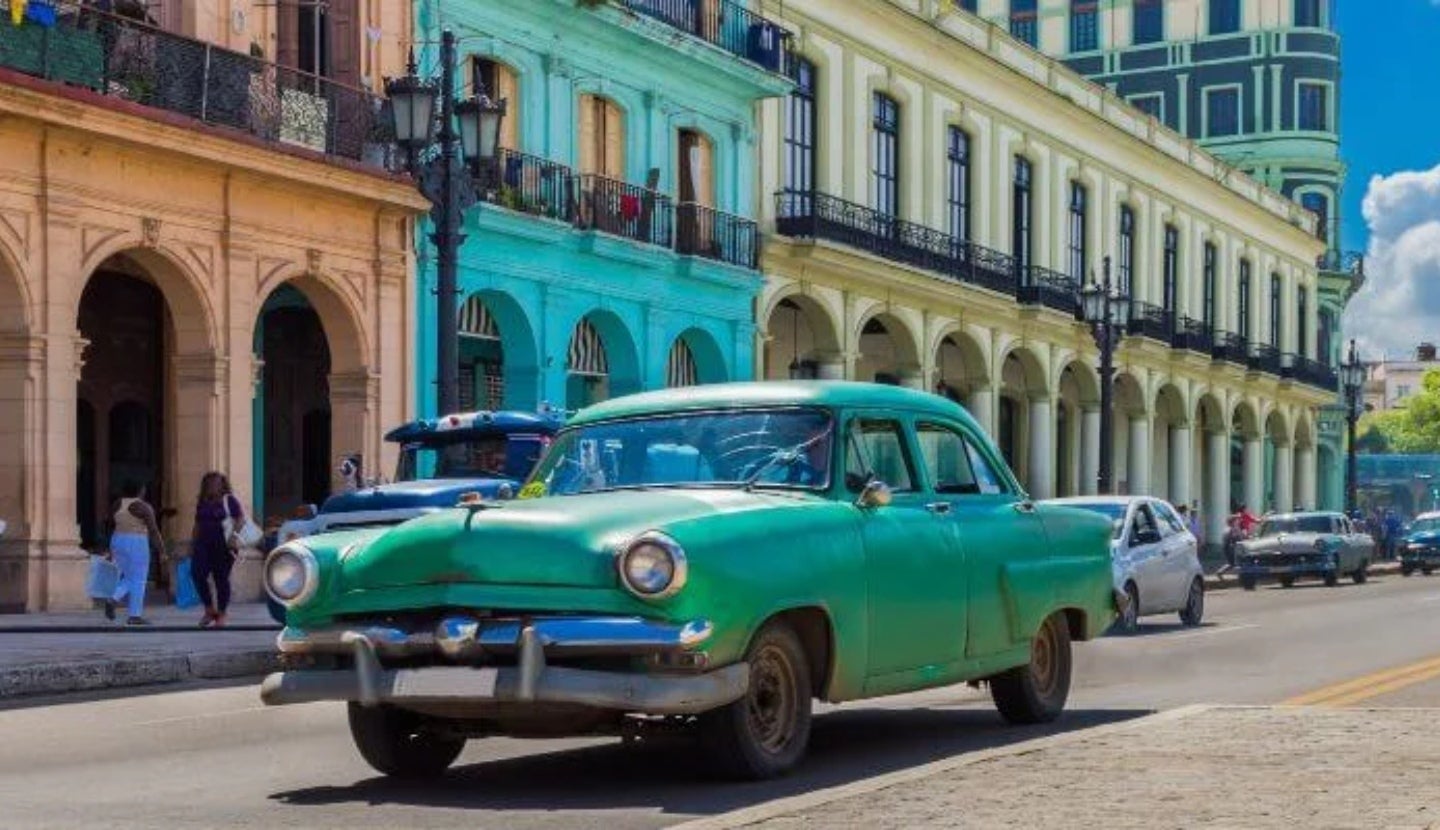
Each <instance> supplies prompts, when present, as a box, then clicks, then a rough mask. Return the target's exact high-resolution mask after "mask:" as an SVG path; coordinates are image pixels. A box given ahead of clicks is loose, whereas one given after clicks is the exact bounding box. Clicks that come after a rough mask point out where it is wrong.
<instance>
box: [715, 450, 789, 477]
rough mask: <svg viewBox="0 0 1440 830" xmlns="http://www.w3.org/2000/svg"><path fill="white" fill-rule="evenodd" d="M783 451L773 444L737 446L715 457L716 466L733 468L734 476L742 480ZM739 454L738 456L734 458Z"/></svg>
mask: <svg viewBox="0 0 1440 830" xmlns="http://www.w3.org/2000/svg"><path fill="white" fill-rule="evenodd" d="M781 452H784V448H783V447H780V446H777V445H774V444H759V445H754V444H752V445H750V446H748V447H737V448H735V449H733V450H731V451H729V452H727V453H724V454H722V455H721V456H720V457H719V458H717V459H716V461H717V462H718V466H720V467H722V468H733V469H735V470H737V471H738V472H737V473H736V474H735V478H736V479H737V480H740V481H744V480H746V479H748V478H750V476H752V475H754V474H755V472H756V471H758V470H759V469H760V468H761V467H763V466H764V465H766V464H769V463H770V462H771V461H772V460H773V459H774V458H775V456H776V455H777V454H779V453H781ZM736 456H740V458H736Z"/></svg>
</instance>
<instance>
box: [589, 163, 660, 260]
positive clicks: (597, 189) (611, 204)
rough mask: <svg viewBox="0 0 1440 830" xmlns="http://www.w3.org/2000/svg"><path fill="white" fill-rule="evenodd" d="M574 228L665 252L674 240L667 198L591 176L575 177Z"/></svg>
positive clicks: (611, 180) (630, 185)
mask: <svg viewBox="0 0 1440 830" xmlns="http://www.w3.org/2000/svg"><path fill="white" fill-rule="evenodd" d="M576 187H577V192H578V198H579V205H578V208H577V210H576V219H575V224H576V227H578V228H581V229H583V230H597V231H600V232H602V233H608V234H612V235H614V236H621V237H624V238H626V239H633V240H634V241H636V242H644V243H645V244H647V245H659V246H661V247H664V248H668V247H670V245H671V242H672V241H673V240H674V230H675V206H674V204H673V203H672V202H671V201H670V197H669V196H666V195H664V194H662V193H657V192H655V191H654V190H647V189H646V188H643V187H640V186H639V185H633V184H627V183H625V182H622V181H618V180H616V179H607V178H605V177H604V176H597V175H595V174H593V173H586V174H583V175H581V176H578V177H576Z"/></svg>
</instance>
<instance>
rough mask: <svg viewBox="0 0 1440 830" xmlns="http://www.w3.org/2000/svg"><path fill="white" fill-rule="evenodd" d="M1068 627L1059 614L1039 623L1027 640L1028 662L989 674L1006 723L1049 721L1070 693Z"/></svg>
mask: <svg viewBox="0 0 1440 830" xmlns="http://www.w3.org/2000/svg"><path fill="white" fill-rule="evenodd" d="M1071 661H1072V656H1071V653H1070V627H1069V626H1068V625H1066V623H1065V617H1064V616H1063V615H1061V614H1052V615H1050V617H1049V618H1048V619H1046V620H1045V622H1043V623H1041V624H1040V630H1039V631H1037V632H1036V633H1035V638H1034V639H1033V640H1032V641H1031V642H1030V662H1029V663H1028V664H1027V665H1024V666H1017V667H1015V668H1013V669H1010V670H1009V671H1007V672H1005V673H1003V674H998V675H996V676H994V677H992V678H990V697H991V699H993V700H994V701H995V708H996V709H999V710H1000V716H1001V717H1003V718H1004V719H1005V720H1007V721H1009V722H1010V723H1015V724H1028V723H1049V722H1050V721H1053V720H1055V719H1056V718H1057V717H1059V716H1060V713H1061V712H1062V711H1064V709H1065V700H1066V698H1068V697H1069V696H1070V670H1071V665H1072V663H1071Z"/></svg>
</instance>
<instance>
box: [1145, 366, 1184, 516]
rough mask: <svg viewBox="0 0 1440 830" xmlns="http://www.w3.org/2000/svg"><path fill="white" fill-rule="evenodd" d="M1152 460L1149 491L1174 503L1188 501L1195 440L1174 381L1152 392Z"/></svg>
mask: <svg viewBox="0 0 1440 830" xmlns="http://www.w3.org/2000/svg"><path fill="white" fill-rule="evenodd" d="M1150 440H1151V448H1152V452H1153V457H1154V464H1153V466H1152V467H1151V471H1150V492H1151V494H1153V495H1158V496H1160V497H1162V498H1164V499H1167V500H1169V501H1170V502H1171V503H1172V504H1175V505H1181V504H1184V505H1189V504H1190V502H1191V501H1192V500H1193V499H1192V494H1191V486H1192V483H1193V475H1194V473H1193V467H1192V466H1191V465H1192V462H1193V460H1194V457H1195V441H1194V438H1193V436H1192V435H1191V430H1190V416H1189V411H1188V407H1186V405H1185V396H1184V395H1183V394H1182V393H1181V392H1180V390H1179V389H1178V388H1177V387H1176V386H1175V385H1174V384H1170V383H1167V384H1165V385H1164V386H1162V387H1160V391H1159V393H1158V394H1157V395H1156V396H1155V423H1154V428H1153V431H1152V433H1151V439H1150Z"/></svg>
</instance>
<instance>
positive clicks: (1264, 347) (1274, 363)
mask: <svg viewBox="0 0 1440 830" xmlns="http://www.w3.org/2000/svg"><path fill="white" fill-rule="evenodd" d="M1246 365H1247V366H1249V367H1250V370H1251V371H1253V372H1264V373H1266V374H1269V375H1275V376H1276V377H1279V376H1280V372H1281V369H1282V367H1283V365H1284V364H1283V361H1282V359H1281V355H1280V350H1279V349H1278V348H1276V347H1274V346H1272V345H1270V344H1269V343H1251V344H1250V357H1249V358H1248V359H1247V360H1246Z"/></svg>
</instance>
